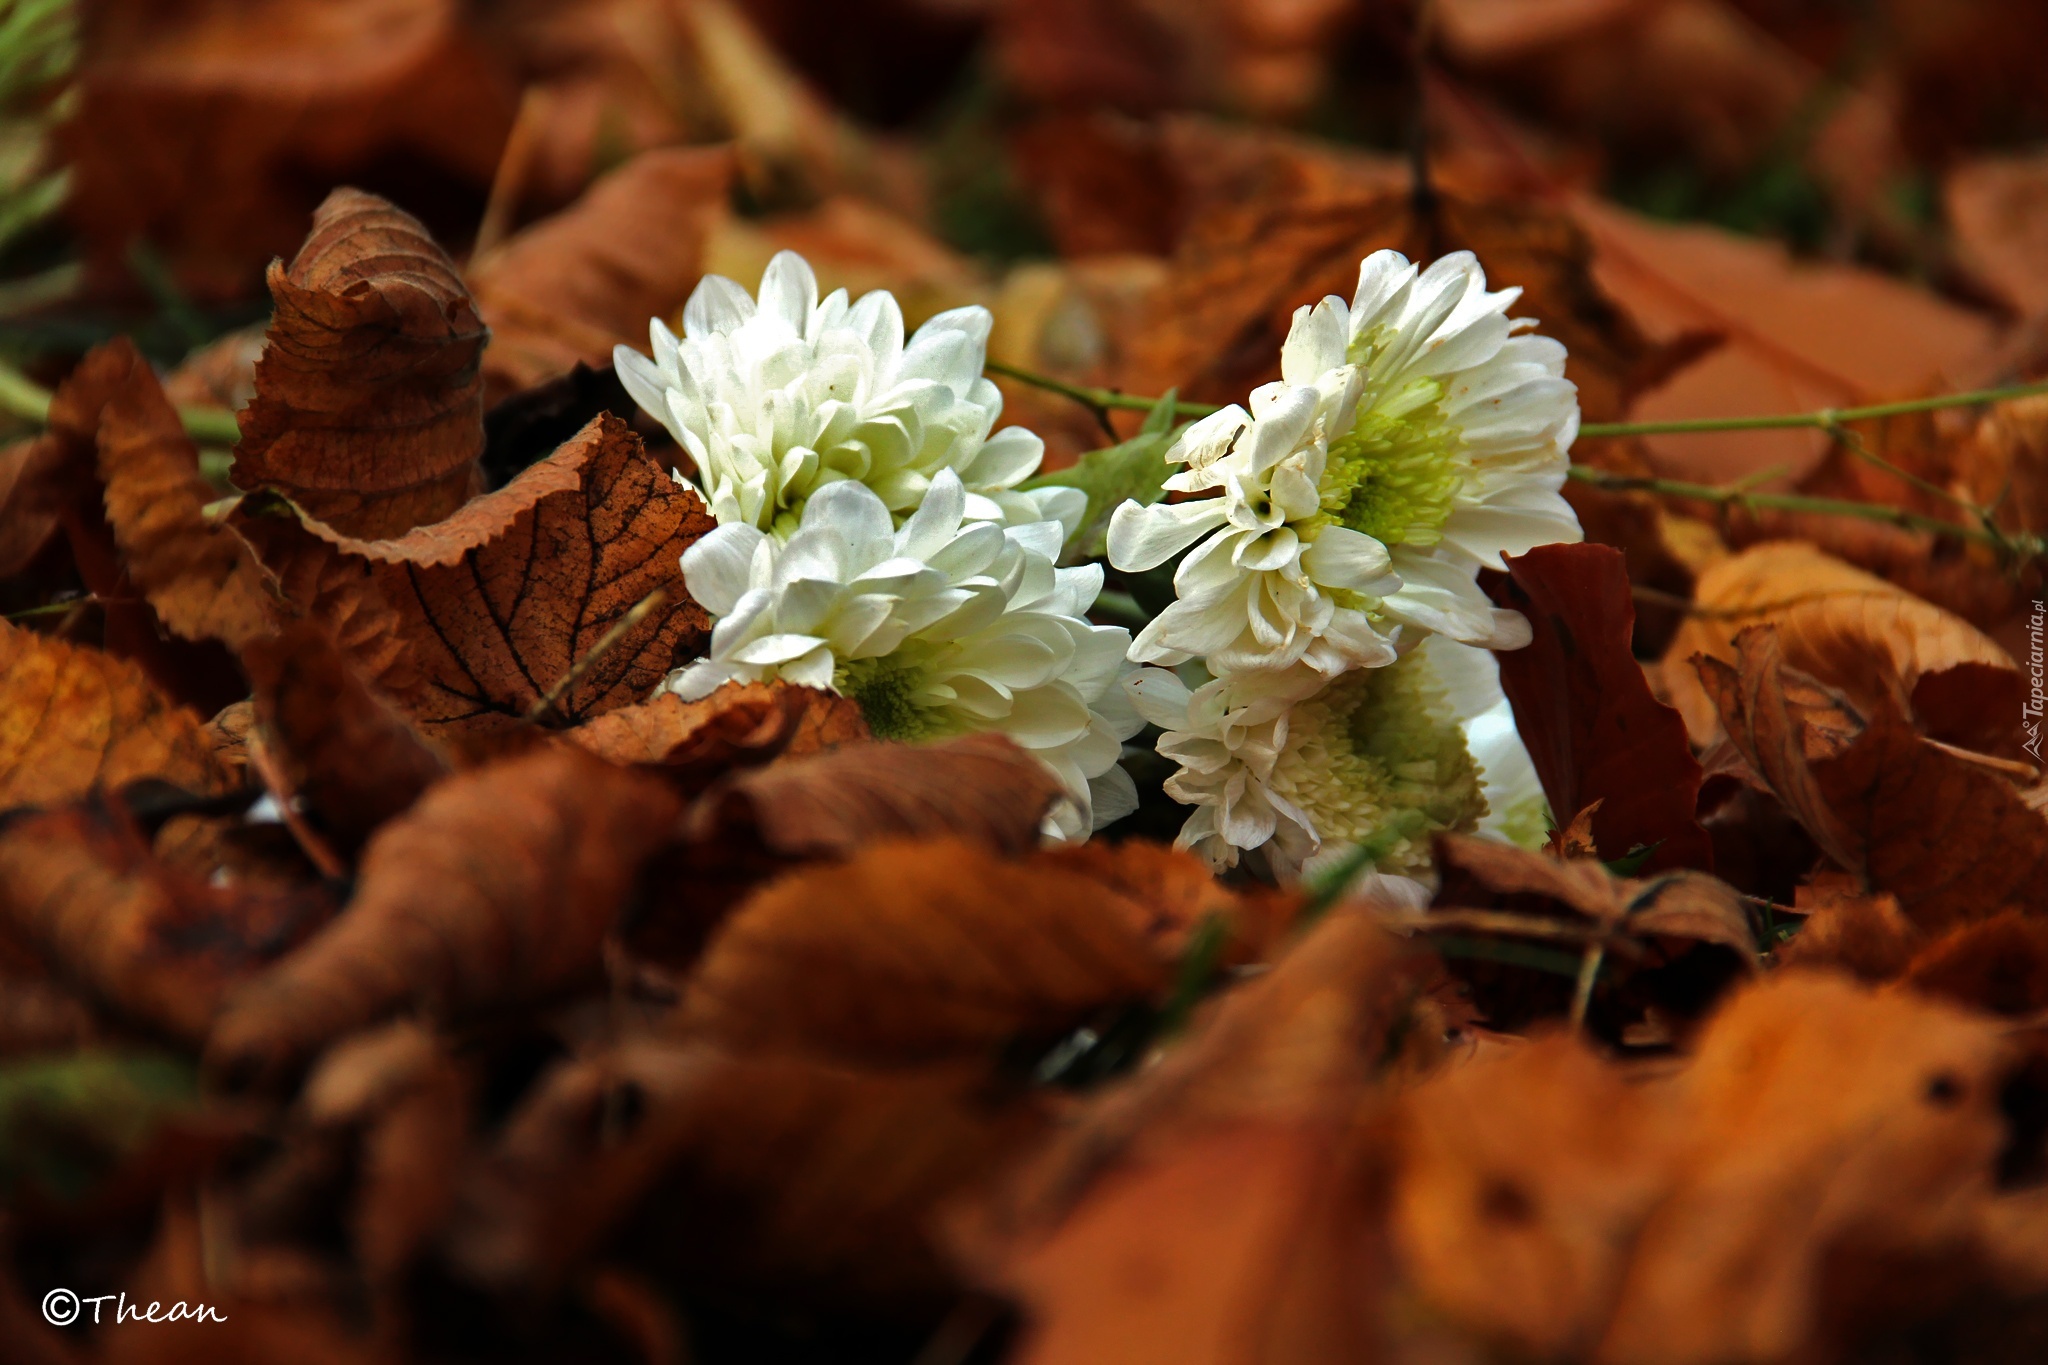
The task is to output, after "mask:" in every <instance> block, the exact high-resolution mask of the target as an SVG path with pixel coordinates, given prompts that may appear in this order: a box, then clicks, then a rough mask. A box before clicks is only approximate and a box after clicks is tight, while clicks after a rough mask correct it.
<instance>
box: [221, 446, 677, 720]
mask: <svg viewBox="0 0 2048 1365" xmlns="http://www.w3.org/2000/svg"><path fill="white" fill-rule="evenodd" d="M237 525H238V527H239V528H240V529H242V530H243V532H244V533H245V534H247V535H248V536H249V537H250V538H251V539H252V540H253V541H254V542H256V543H257V544H258V545H259V546H260V548H261V550H262V553H263V556H264V559H265V562H266V563H268V564H270V565H271V566H272V567H273V568H274V569H275V570H276V571H277V573H278V575H279V578H280V580H281V581H282V582H283V584H284V588H285V590H286V591H287V592H288V593H291V594H293V601H294V602H295V603H296V604H298V605H300V606H301V607H302V608H303V609H305V610H307V611H308V612H309V613H311V614H313V615H315V616H320V617H323V618H328V619H335V618H345V620H342V621H339V622H338V623H337V624H338V626H339V629H337V632H336V633H337V637H338V639H339V640H340V643H341V644H342V647H343V648H344V649H346V650H347V651H348V652H349V653H351V654H352V655H354V656H355V657H356V658H357V659H358V661H359V663H361V665H362V666H363V670H364V672H365V674H366V676H368V677H370V678H371V679H372V680H375V681H378V682H379V683H380V684H382V685H384V686H385V687H386V690H387V691H390V692H391V693H392V694H393V696H394V697H395V698H397V699H398V700H400V701H401V703H402V704H403V705H405V707H406V708H407V709H408V710H409V711H410V713H411V714H412V716H413V717H414V719H416V720H417V721H419V722H420V723H421V724H422V725H424V726H425V727H426V728H427V730H428V732H429V733H430V734H431V733H438V732H443V731H459V730H464V729H489V728H492V727H494V726H503V725H504V724H506V723H508V722H510V721H515V720H517V719H519V718H521V717H524V716H525V715H526V714H527V712H528V711H529V710H531V709H532V707H533V705H534V703H535V702H537V701H538V700H539V699H540V698H541V697H542V696H543V695H544V694H545V693H547V692H548V690H549V689H551V688H553V687H554V686H555V685H556V684H557V683H559V682H561V681H562V679H564V678H565V677H566V676H567V675H568V674H569V671H570V670H571V669H572V668H573V667H574V666H575V665H576V664H577V662H578V661H579V660H581V659H583V658H584V657H585V655H587V654H589V653H591V652H592V650H593V649H594V648H595V647H596V646H597V644H598V642H599V641H600V640H602V639H603V638H604V636H605V634H606V632H608V631H609V630H610V629H611V628H612V627H613V626H614V625H615V624H617V623H618V621H619V618H621V617H623V616H624V615H625V614H626V613H627V612H629V611H630V610H632V608H633V607H634V606H635V605H636V604H637V603H639V602H640V601H641V600H642V599H644V598H646V597H647V596H649V595H650V594H651V593H653V592H654V591H655V590H656V589H660V590H661V591H662V592H663V593H664V594H665V600H664V603H663V605H662V606H661V607H660V609H659V610H656V611H654V612H652V613H651V614H649V615H648V617H647V618H646V619H645V620H644V621H642V622H641V623H640V624H638V625H636V626H635V627H633V629H631V630H630V631H628V632H627V633H626V635H625V636H624V637H623V638H622V639H620V640H619V641H618V642H617V643H616V644H615V645H613V646H612V647H611V648H610V649H609V650H607V651H606V652H605V653H604V654H603V655H602V656H601V657H599V658H598V659H597V660H596V661H595V662H594V663H593V664H592V665H591V667H590V668H589V669H588V671H586V672H585V673H584V674H583V676H582V677H581V678H580V679H579V680H578V681H577V682H576V683H575V685H574V686H572V687H570V688H569V689H568V690H567V691H566V692H565V693H564V694H563V695H562V696H561V697H560V698H559V699H558V700H557V701H556V702H555V703H554V705H553V708H552V709H553V712H554V713H555V714H557V715H559V716H561V717H563V718H564V719H566V720H568V721H569V722H571V723H574V722H576V721H580V720H583V719H586V718H588V717H591V716H595V715H599V714H602V713H603V712H605V711H610V710H615V709H617V708H619V707H622V706H627V705H631V704H633V703H635V702H638V701H640V700H642V699H643V698H645V697H646V695H647V694H648V693H649V692H651V691H652V690H653V689H654V687H655V685H656V684H657V683H659V682H660V681H661V680H662V678H664V677H665V676H667V674H668V672H669V670H670V669H671V668H673V667H674V666H675V665H676V663H677V662H678V661H680V660H684V659H689V658H692V657H694V656H695V655H697V654H698V653H701V652H702V649H703V645H704V642H705V640H706V638H707V637H708V634H709V627H710V618H709V617H708V616H707V615H706V614H705V612H704V610H703V608H702V607H700V606H698V605H697V604H696V602H694V601H692V600H691V598H690V596H689V593H688V591H687V589H686V588H685V587H684V585H683V581H682V570H681V567H680V563H679V561H680V559H681V556H682V552H683V551H684V550H685V549H687V548H688V547H689V545H690V544H691V542H692V541H694V540H695V539H696V538H697V537H698V536H700V535H702V534H703V533H704V532H706V531H708V530H709V529H711V525H712V522H711V518H710V515H709V514H708V513H706V512H705V510H704V504H703V502H702V501H701V500H700V499H699V498H698V497H697V495H696V494H695V493H693V492H691V491H690V490H689V489H687V488H684V487H682V486H680V485H678V484H677V483H675V482H674V481H673V480H672V479H670V478H669V476H668V475H667V473H666V472H664V471H663V470H662V469H661V468H659V467H658V466H657V465H656V463H655V462H654V461H653V460H652V459H650V458H649V457H648V455H647V453H646V451H645V450H643V449H642V448H641V445H640V438H639V437H637V436H635V435H633V433H632V432H631V431H629V430H628V429H627V428H626V425H625V423H623V422H621V421H620V420H619V419H618V418H617V417H614V416H611V415H610V414H605V415H602V416H600V417H598V418H596V419H594V420H593V421H592V422H591V423H590V425H588V426H586V427H585V428H584V429H583V430H582V432H580V433H579V434H578V435H577V436H576V438H575V439H574V440H572V441H569V442H568V443H567V444H565V445H563V447H562V448H561V449H560V450H558V451H556V452H555V453H554V454H553V455H551V456H549V457H548V458H547V459H545V460H543V461H541V462H540V463H539V464H536V465H534V466H532V467H531V468H529V469H527V470H526V471H524V472H523V473H522V474H520V476H519V477H518V478H516V479H514V480H513V481H512V482H511V483H510V484H508V485H507V486H505V487H504V488H501V489H499V490H497V491H496V492H493V493H487V494H485V495H483V496H482V497H479V498H475V499H473V500H471V501H470V502H468V503H467V504H465V505H464V506H463V508H462V510H461V511H460V512H458V513H456V514H455V515H454V516H451V517H449V518H448V519H447V520H445V521H442V522H439V523H437V524H435V525H433V526H422V527H418V528H415V529H414V530H412V531H410V532H408V533H407V534H405V535H403V536H400V537H399V538H397V539H395V540H357V539H353V538H350V537H347V536H343V535H341V534H339V533H338V532H336V531H335V530H333V529H332V528H329V527H326V526H324V525H323V524H321V523H319V522H307V523H305V524H304V525H303V526H300V525H294V524H292V523H291V522H290V521H289V520H284V521H280V520H278V519H277V518H275V517H271V516H261V515H256V514H254V513H252V512H251V511H249V510H248V509H247V507H246V506H245V508H244V509H243V510H241V511H239V512H238V513H237ZM300 594H304V596H300ZM401 656H403V659H401ZM408 664H409V666H410V668H411V669H413V670H416V671H417V681H416V682H414V683H413V684H412V685H410V686H408V685H406V683H405V680H404V678H403V676H402V675H403V674H404V672H405V671H407V666H408ZM394 673H396V674H398V675H400V676H398V678H397V679H396V680H395V681H393V680H391V679H392V675H393V674H394Z"/></svg>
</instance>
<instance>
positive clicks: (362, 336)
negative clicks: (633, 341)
mask: <svg viewBox="0 0 2048 1365" xmlns="http://www.w3.org/2000/svg"><path fill="white" fill-rule="evenodd" d="M269 283H270V293H271V298H272V300H273V301H274V303H275V307H276V312H275V313H274V314H273V315H272V317H271V322H270V333H269V337H268V342H267V344H266V345H265V347H264V350H263V356H262V358H261V359H260V360H258V361H257V362H256V397H255V398H254V399H252V400H251V401H250V403H249V406H248V407H246V408H244V409H243V410H242V412H241V425H242V440H241V444H240V445H238V446H237V447H236V448H235V465H234V468H233V470H232V471H231V472H230V477H231V478H233V480H234V481H235V483H236V485H237V486H239V487H242V488H262V487H269V488H275V489H278V490H279V491H280V492H283V493H285V494H286V495H288V496H289V497H290V498H291V499H292V500H293V501H294V502H295V503H297V504H298V505H299V506H301V507H303V508H305V509H306V510H307V511H309V512H311V513H312V514H313V515H314V516H316V517H318V518H320V519H321V520H323V521H326V522H328V523H330V524H332V525H333V526H334V527H335V528H336V529H338V530H340V531H341V532H343V533H344V534H346V535H351V536H362V537H366V538H370V539H375V538H378V537H384V536H396V535H400V534H402V533H404V532H405V531H408V530H410V529H411V528H413V527H415V526H422V525H425V524H427V523H429V522H436V521H439V520H441V519H442V518H443V517H446V516H447V515H449V514H450V513H451V512H453V511H455V509H456V508H458V507H460V506H462V504H463V501H464V500H465V499H466V498H467V497H468V496H469V495H470V494H471V493H472V492H474V491H476V489H477V488H478V487H480V486H481V485H480V482H479V480H480V478H481V476H480V474H479V473H478V470H477V464H476V460H477V456H478V455H480V454H482V453H483V445H484V428H483V385H482V381H481V379H480V378H479V377H478V364H479V361H480V358H481V356H482V353H483V348H484V342H485V340H486V339H487V338H488V336H489V333H488V332H487V331H486V329H485V327H484V324H483V321H482V319H480V318H479V317H478V316H477V311H476V303H475V301H474V300H473V299H471V298H470V296H469V290H468V289H467V288H466V287H464V285H463V283H462V277H461V275H460V274H459V273H458V272H457V271H456V269H455V263H454V262H453V261H451V260H449V259H448V255H447V253H446V252H444V251H442V250H441V248H440V247H439V246H437V245H435V244H434V240H433V238H431V237H429V236H428V235H427V230H426V229H425V228H423V227H421V226H420V224H419V221H418V220H417V219H415V218H413V217H411V216H410V215H408V214H405V213H402V212H400V211H399V210H398V209H396V208H393V207H392V206H391V205H390V204H389V203H386V202H385V201H384V200H382V199H379V198H378V197H377V196H375V195H373V194H364V193H362V192H361V191H359V190H346V189H344V190H336V191H335V192H334V193H333V194H331V195H329V196H328V197H327V202H326V203H324V204H322V205H321V206H320V211H319V212H318V213H316V214H315V215H314V217H313V230H312V232H311V234H310V235H309V236H308V237H307V238H306V243H305V245H304V246H302V247H300V248H299V253H298V255H297V256H295V257H294V258H293V259H292V263H291V265H290V266H289V267H287V266H285V265H284V264H283V263H282V262H272V263H271V267H270V275H269Z"/></svg>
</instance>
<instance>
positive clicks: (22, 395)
mask: <svg viewBox="0 0 2048 1365" xmlns="http://www.w3.org/2000/svg"><path fill="white" fill-rule="evenodd" d="M0 412H4V413H8V414H9V415H11V416H14V417H19V418H21V419H22V420H23V421H25V422H33V423H35V424H36V425H37V426H39V427H40V426H48V425H49V422H50V391H49V390H48V389H46V388H44V387H43V386H42V385H40V384H38V383H36V382H35V380H33V379H30V378H29V377H28V376H27V375H25V374H23V373H22V372H21V371H20V370H17V369H15V368H14V367H13V366H12V365H8V364H6V363H4V362H0ZM178 420H179V421H180V422H182V423H184V425H185V434H186V435H188V436H190V437H191V438H192V439H193V440H194V441H197V442H198V443H199V444H200V445H208V446H232V445H234V444H235V443H236V442H237V441H240V440H241V439H242V429H241V427H240V425H238V424H237V423H236V421H235V414H233V413H232V412H229V411H228V410H227V409H226V408H179V409H178Z"/></svg>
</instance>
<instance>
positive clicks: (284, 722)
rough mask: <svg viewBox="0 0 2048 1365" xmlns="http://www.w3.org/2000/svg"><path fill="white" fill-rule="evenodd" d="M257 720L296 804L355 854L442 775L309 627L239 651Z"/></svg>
mask: <svg viewBox="0 0 2048 1365" xmlns="http://www.w3.org/2000/svg"><path fill="white" fill-rule="evenodd" d="M242 666H243V667H244V668H245V669H246V670H247V671H248V674H249V681H250V683H251V685H252V686H253V687H254V688H255V692H256V703H255V714H256V722H257V724H258V725H260V726H261V727H262V734H263V735H264V739H265V743H266V744H267V745H269V746H270V748H271V749H272V750H274V751H275V752H276V754H277V755H278V756H279V758H280V759H281V761H282V766H283V769H284V772H285V774H286V776H287V779H288V781H289V782H290V791H289V792H278V793H272V794H273V795H274V796H277V797H278V799H279V800H288V799H298V798H302V799H303V800H304V802H305V804H306V805H307V806H308V807H309V808H310V809H311V811H312V812H313V814H314V815H315V817H316V818H317V819H318V820H319V822H320V827H321V829H322V831H323V832H324V833H325V834H327V835H328V836H329V837H331V838H332V839H333V840H334V842H335V844H336V845H337V846H338V847H339V848H340V850H341V851H342V852H343V853H346V854H354V853H355V852H356V851H357V850H358V849H360V848H362V846H363V844H364V843H365V842H366V841H367V840H368V839H369V837H370V835H371V834H372V833H373V832H375V830H376V829H377V827H378V826H379V825H381V824H383V823H384V822H385V821H386V820H389V819H391V818H392V817H394V816H396V815H398V814H399V813H401V812H402V811H404V810H405V809H406V808H407V807H408V806H410V805H412V803H413V802H414V801H415V800H417V799H418V798H419V795H420V793H421V792H424V791H425V790H426V789H427V788H428V787H430V786H432V785H433V784H434V783H435V782H436V781H438V780H440V778H441V777H443V776H444V775H446V773H447V771H448V764H447V760H446V759H444V758H443V757H442V755H441V754H440V753H439V752H437V751H436V750H435V749H434V747H433V746H432V745H431V744H429V743H428V742H427V741H426V740H425V739H423V738H422V737H421V736H420V734H419V733H418V732H417V731H415V730H414V729H413V728H412V726H411V725H410V724H409V723H408V722H407V721H406V719H405V718H404V717H403V716H401V715H399V714H398V712H397V711H395V710H394V709H393V708H392V707H391V705H390V704H389V703H388V702H387V701H386V700H385V699H384V698H382V697H380V696H379V695H378V694H377V693H376V691H375V690H374V689H373V688H372V687H371V686H370V685H369V684H368V683H366V682H365V681H363V679H362V677H361V676H360V675H359V674H358V673H357V672H356V670H355V666H354V665H353V664H352V663H350V662H349V660H348V658H347V656H346V655H344V654H343V653H342V652H341V650H340V649H339V648H338V647H337V646H336V645H335V643H334V640H333V638H332V637H330V636H329V635H328V633H327V631H326V629H325V628H324V627H323V626H321V625H319V624H318V623H317V622H312V621H296V622H293V623H292V624H291V625H288V626H286V627H285V629H284V630H283V631H282V632H281V633H280V634H278V635H277V636H275V637H274V638H271V639H268V640H259V641H257V642H255V643H254V644H252V645H250V646H249V647H248V648H246V649H244V650H243V651H242Z"/></svg>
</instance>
